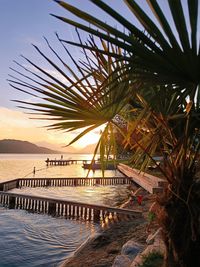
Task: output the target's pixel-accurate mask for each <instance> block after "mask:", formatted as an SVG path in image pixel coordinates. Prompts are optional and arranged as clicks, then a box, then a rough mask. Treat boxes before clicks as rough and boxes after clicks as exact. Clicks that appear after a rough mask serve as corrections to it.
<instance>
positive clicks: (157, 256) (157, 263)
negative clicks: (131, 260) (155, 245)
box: [138, 251, 163, 267]
mask: <svg viewBox="0 0 200 267" xmlns="http://www.w3.org/2000/svg"><path fill="white" fill-rule="evenodd" d="M162 262H163V255H162V254H161V253H160V252H157V251H155V252H152V253H149V254H148V255H147V256H144V261H143V263H142V264H141V265H139V266H138V267H161V265H162Z"/></svg>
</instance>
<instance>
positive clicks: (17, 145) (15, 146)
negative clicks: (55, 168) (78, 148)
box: [0, 139, 62, 154]
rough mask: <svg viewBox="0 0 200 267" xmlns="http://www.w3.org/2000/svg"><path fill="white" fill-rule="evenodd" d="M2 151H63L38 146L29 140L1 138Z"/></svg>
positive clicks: (42, 152)
mask: <svg viewBox="0 0 200 267" xmlns="http://www.w3.org/2000/svg"><path fill="white" fill-rule="evenodd" d="M0 153H33V154H57V153H59V154H60V153H62V152H60V151H56V150H52V149H49V148H46V147H40V146H36V145H35V144H32V143H30V142H27V141H21V140H14V139H4V140H0Z"/></svg>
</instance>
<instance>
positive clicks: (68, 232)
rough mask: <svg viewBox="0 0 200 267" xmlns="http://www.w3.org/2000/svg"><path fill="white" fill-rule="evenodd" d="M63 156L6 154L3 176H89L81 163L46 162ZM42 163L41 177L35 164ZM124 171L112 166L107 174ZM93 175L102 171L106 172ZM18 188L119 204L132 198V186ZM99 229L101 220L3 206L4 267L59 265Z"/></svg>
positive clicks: (1, 161)
mask: <svg viewBox="0 0 200 267" xmlns="http://www.w3.org/2000/svg"><path fill="white" fill-rule="evenodd" d="M47 157H49V158H50V159H55V158H57V159H59V158H60V155H41V154H40V155H35V154H32V155H31V154H26V155H25V154H0V181H5V180H10V179H14V178H20V177H84V176H86V175H87V170H84V169H83V168H82V166H81V164H77V165H76V164H75V165H68V166H54V167H46V165H45V162H44V161H45V160H46V158H47ZM70 158H72V159H91V158H92V155H77V154H75V155H72V154H70V155H64V159H70ZM34 167H35V168H36V173H35V176H34V175H33V168H34ZM115 175H121V174H120V173H118V172H115V171H106V172H105V176H115ZM90 176H96V177H97V176H101V171H99V170H97V171H95V172H91V173H90ZM13 192H17V193H19V192H20V193H25V194H32V195H41V196H47V197H48V196H50V197H55V198H62V199H68V200H77V201H84V202H88V203H98V204H104V205H110V206H117V205H118V204H119V200H122V199H124V198H126V196H127V194H128V189H127V188H126V186H107V187H103V186H97V187H76V188H72V187H71V188H70V187H58V188H53V187H51V188H49V189H47V188H22V189H15V190H13ZM98 229H99V225H95V224H93V223H89V222H87V223H83V222H79V221H73V220H66V219H63V218H53V217H50V216H47V215H40V214H32V213H29V212H27V211H22V210H8V209H5V208H2V207H0V236H1V238H0V267H18V266H19V267H26V266H27V267H34V266H44V267H45V266H48V267H51V266H58V265H59V263H61V262H62V261H63V260H64V259H66V258H67V257H68V256H70V255H71V254H72V253H73V252H74V251H75V250H76V249H77V247H78V246H80V244H81V243H82V242H83V241H84V240H85V239H86V238H88V237H89V236H91V235H92V234H94V233H95V232H96V231H97V230H98Z"/></svg>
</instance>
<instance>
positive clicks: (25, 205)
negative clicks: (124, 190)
mask: <svg viewBox="0 0 200 267" xmlns="http://www.w3.org/2000/svg"><path fill="white" fill-rule="evenodd" d="M0 204H1V205H2V206H4V207H7V208H10V209H23V210H30V211H32V212H38V213H45V214H49V215H53V216H64V217H65V218H73V219H81V220H88V221H101V220H104V219H105V218H106V217H108V218H113V219H115V218H120V217H124V216H126V217H129V218H130V217H133V218H138V217H141V216H142V215H141V212H140V211H133V210H127V209H118V208H112V207H108V206H102V205H93V204H86V203H81V202H76V201H68V200H61V199H54V198H46V197H45V198H44V197H39V196H29V195H22V194H15V193H8V192H0Z"/></svg>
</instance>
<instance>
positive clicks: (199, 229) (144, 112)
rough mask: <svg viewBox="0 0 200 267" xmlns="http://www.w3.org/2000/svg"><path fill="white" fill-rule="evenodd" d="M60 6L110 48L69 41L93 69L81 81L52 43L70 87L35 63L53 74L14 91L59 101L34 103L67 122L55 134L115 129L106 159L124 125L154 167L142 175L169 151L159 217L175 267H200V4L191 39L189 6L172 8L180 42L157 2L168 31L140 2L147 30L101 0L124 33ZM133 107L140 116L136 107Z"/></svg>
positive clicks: (192, 4)
mask: <svg viewBox="0 0 200 267" xmlns="http://www.w3.org/2000/svg"><path fill="white" fill-rule="evenodd" d="M56 2H58V3H59V4H60V5H61V6H62V7H64V8H65V9H67V10H68V11H70V12H72V13H73V14H75V15H77V16H79V17H81V18H83V19H84V20H85V21H88V22H90V24H93V25H94V26H95V27H96V28H91V27H88V26H86V25H85V24H80V23H77V22H76V21H72V20H69V19H67V18H63V17H58V16H56V17H57V18H59V19H60V20H62V21H64V22H66V23H68V24H71V25H73V26H75V27H77V28H80V29H82V30H84V31H86V32H88V33H90V34H93V35H94V36H97V37H99V38H101V47H99V45H97V44H96V43H95V41H94V38H93V37H91V39H89V41H88V42H87V43H83V42H82V41H81V39H79V42H77V43H73V42H70V41H66V40H60V41H61V43H62V45H63V46H64V49H66V51H67V52H68V50H67V48H66V46H65V44H66V43H69V44H72V45H76V46H79V47H81V48H82V49H83V52H84V54H85V62H81V63H80V64H78V63H77V62H75V61H73V63H74V67H76V68H77V71H78V73H79V76H78V75H77V74H76V71H74V69H72V68H71V67H70V66H69V65H68V64H66V62H64V61H63V59H61V58H60V57H59V56H58V54H57V53H56V52H55V51H54V50H53V49H52V48H51V46H50V45H49V47H50V49H51V50H52V51H53V53H54V54H55V56H56V57H57V58H58V59H59V60H60V62H61V63H62V64H63V66H64V67H65V68H66V69H67V70H68V71H70V75H67V74H66V73H65V72H63V70H62V69H61V68H60V67H58V66H57V65H56V64H55V63H54V62H53V61H52V60H51V59H49V58H47V57H46V56H45V55H44V54H43V53H42V52H41V51H40V50H39V49H38V48H36V49H37V50H38V52H39V53H40V54H41V55H42V57H44V58H45V59H46V60H47V61H48V62H49V63H50V65H51V66H53V67H54V68H55V69H56V70H57V71H58V72H59V73H60V74H61V75H62V76H63V77H64V78H65V79H66V83H63V82H62V81H60V80H58V79H57V78H55V77H53V76H52V75H51V74H49V73H47V72H46V71H45V70H43V69H41V68H40V67H39V66H37V65H36V64H34V63H33V62H32V61H30V60H28V59H26V60H28V62H29V63H30V64H31V65H32V66H34V67H35V68H36V69H37V72H38V71H40V72H41V73H42V74H43V75H42V76H39V75H38V74H37V72H35V73H33V72H32V71H31V70H28V69H25V70H26V71H28V72H29V73H30V72H31V74H32V75H33V76H34V77H35V78H33V77H32V78H30V77H27V75H25V74H20V75H23V77H24V78H26V79H28V81H21V80H20V79H19V78H17V80H12V81H11V82H12V86H13V87H15V88H17V89H19V90H23V91H24V88H29V89H31V90H32V91H34V92H36V96H39V95H40V96H41V97H42V98H43V99H44V100H45V101H47V102H50V103H46V102H43V101H41V102H36V103H31V105H32V107H30V109H31V110H34V111H35V112H39V113H42V114H43V115H47V116H51V118H53V119H56V120H58V121H59V122H58V123H54V124H53V125H51V126H50V127H51V128H54V129H68V130H69V131H71V130H75V129H80V128H82V127H86V129H85V128H84V130H83V131H82V133H81V134H80V135H78V136H77V138H75V139H74V140H73V141H76V140H77V139H78V138H80V137H81V136H82V135H84V134H85V133H87V132H88V131H90V130H92V129H94V128H96V127H97V126H99V125H101V124H104V123H106V127H105V130H104V131H103V133H102V136H101V137H100V141H99V144H98V145H99V146H100V147H101V148H100V151H101V155H102V157H103V156H104V155H105V154H106V155H108V154H109V153H110V151H111V150H112V152H115V139H114V126H115V127H118V129H119V131H120V133H121V134H122V135H123V138H124V143H125V145H129V146H130V147H131V148H132V149H133V150H134V151H135V154H134V155H133V158H132V159H131V160H132V162H135V163H137V162H140V161H141V159H144V161H143V164H142V166H141V168H143V169H144V168H145V167H146V166H147V165H148V163H149V161H153V156H154V154H155V151H157V150H159V152H160V153H161V154H162V155H163V158H164V162H163V164H162V166H159V168H160V171H161V172H162V173H163V175H164V176H165V177H166V179H167V181H168V188H167V189H166V192H165V195H164V197H163V198H162V199H160V201H159V202H160V205H161V207H162V210H163V212H162V216H161V218H159V219H160V224H161V226H162V229H163V235H164V240H165V243H166V248H167V254H166V261H165V264H166V266H172V267H174V266H175V267H188V266H190V267H193V266H195V267H196V266H198V265H200V256H199V248H200V223H199V218H200V207H199V200H200V194H199V192H200V190H199V189H200V183H199V178H198V177H197V176H196V162H197V160H198V156H199V150H200V140H199V133H200V127H199V119H200V112H199V111H200V87H199V83H200V73H199V70H200V68H199V67H200V66H199V65H200V61H199V58H200V56H199V39H198V36H197V35H198V34H197V31H198V29H197V21H198V1H197V0H196V1H195V0H190V1H188V5H187V7H188V13H189V23H190V29H191V30H190V32H191V34H190V35H189V34H188V29H187V25H186V18H185V16H184V12H183V8H182V5H181V2H180V1H178V0H176V1H174V0H169V1H168V3H169V8H170V10H171V13H172V17H173V20H174V24H175V28H176V31H177V35H178V37H177V36H176V35H175V34H174V33H173V30H172V28H171V27H170V25H169V23H168V20H167V18H166V15H165V14H164V13H163V12H162V10H161V7H160V6H159V4H158V3H157V1H156V0H148V1H147V3H148V4H149V6H150V7H151V9H152V11H153V14H154V15H155V18H156V19H157V21H158V24H159V25H160V26H158V25H157V24H155V23H154V22H153V21H152V20H151V18H150V17H149V16H148V15H147V14H146V13H145V12H144V10H143V9H142V8H141V7H140V5H139V4H137V3H136V1H134V0H125V1H124V2H125V3H126V4H127V6H128V7H129V9H130V11H131V12H132V13H133V15H134V16H136V17H137V19H138V20H139V21H140V22H141V24H142V25H143V27H144V29H145V32H142V31H141V30H140V29H138V28H136V27H135V26H134V25H133V24H131V23H130V22H129V21H127V20H126V19H125V18H124V17H123V16H122V15H120V14H119V13H117V12H116V11H115V10H113V9H112V8H111V7H109V6H108V5H107V4H105V3H104V2H102V1H100V0H91V2H93V3H94V4H95V5H97V6H99V7H100V8H101V9H102V10H104V11H105V12H107V13H108V14H109V15H110V16H111V17H113V18H115V19H116V20H117V21H118V22H119V23H121V24H122V25H123V26H124V27H125V29H127V31H123V32H122V31H119V30H117V29H115V28H114V27H111V26H110V25H108V24H106V23H104V22H102V21H101V20H99V19H97V18H96V17H93V16H91V15H90V14H86V13H85V12H83V11H81V10H79V9H77V8H75V7H73V6H71V5H69V4H67V3H65V2H63V1H56ZM103 40H104V41H103ZM106 41H107V42H106ZM68 55H69V56H70V54H69V52H68ZM71 58H72V57H71ZM72 60H73V59H72ZM21 67H22V68H24V67H23V66H22V65H21ZM72 77H73V78H72ZM36 78H37V79H36ZM33 83H34V84H33ZM66 84H67V85H66ZM29 93H30V94H33V92H29ZM34 95H35V93H34ZM18 102H22V103H23V104H28V105H29V104H30V103H26V102H23V101H18ZM130 104H131V108H130V109H127V105H130ZM135 104H136V105H135ZM26 108H27V107H26ZM127 110H129V111H128V112H127ZM127 113H128V114H127ZM119 114H120V116H123V118H124V119H125V120H126V121H127V132H126V133H124V132H123V129H122V128H120V127H119V126H118V125H117V120H116V116H118V115H119ZM135 132H137V133H138V132H140V139H139V140H138V139H136V138H134V134H135ZM107 144H109V146H107ZM183 222H184V223H183Z"/></svg>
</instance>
